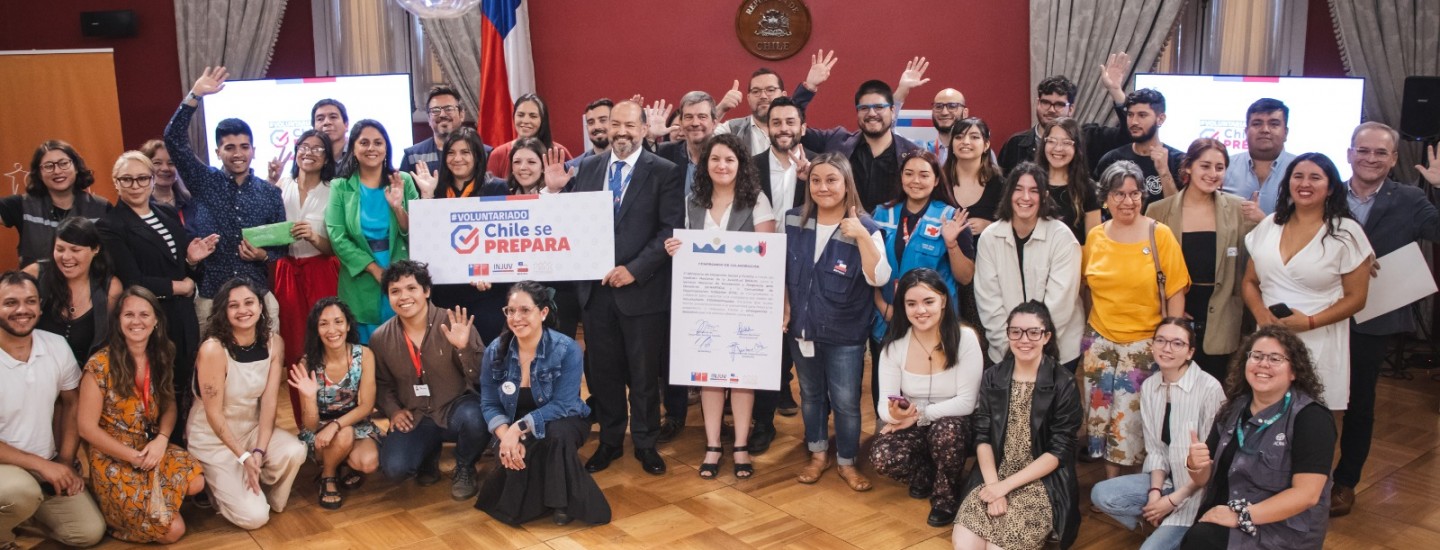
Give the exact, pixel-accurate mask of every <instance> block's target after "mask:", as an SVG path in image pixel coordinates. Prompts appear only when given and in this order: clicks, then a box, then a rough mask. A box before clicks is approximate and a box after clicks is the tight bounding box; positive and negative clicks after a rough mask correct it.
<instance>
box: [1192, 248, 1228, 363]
mask: <svg viewBox="0 0 1440 550" xmlns="http://www.w3.org/2000/svg"><path fill="white" fill-rule="evenodd" d="M1180 251H1181V253H1182V254H1183V255H1184V256H1185V267H1186V269H1188V270H1189V272H1190V290H1189V291H1188V292H1186V293H1185V313H1187V314H1189V315H1190V319H1191V320H1192V321H1193V322H1194V323H1195V343H1196V344H1197V345H1196V346H1195V357H1194V360H1195V364H1197V365H1200V370H1203V371H1205V372H1206V373H1207V374H1209V375H1210V376H1213V377H1215V379H1216V380H1224V379H1225V375H1226V371H1227V370H1228V369H1227V368H1226V366H1227V363H1229V361H1230V356H1229V355H1210V354H1207V353H1205V351H1204V347H1205V346H1203V345H1200V344H1203V343H1204V342H1205V330H1206V323H1207V322H1208V321H1209V319H1210V297H1211V296H1212V295H1214V292H1215V262H1216V258H1215V232H1214V231H1188V232H1185V233H1182V234H1181V237H1180Z"/></svg>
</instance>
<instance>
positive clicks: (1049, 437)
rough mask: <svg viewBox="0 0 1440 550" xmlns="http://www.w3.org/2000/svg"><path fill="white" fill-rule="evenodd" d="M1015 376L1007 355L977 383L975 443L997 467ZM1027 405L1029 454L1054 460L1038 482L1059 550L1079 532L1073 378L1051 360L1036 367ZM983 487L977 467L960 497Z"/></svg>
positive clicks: (1080, 411) (1076, 393) (1078, 415)
mask: <svg viewBox="0 0 1440 550" xmlns="http://www.w3.org/2000/svg"><path fill="white" fill-rule="evenodd" d="M1014 375H1015V360H1014V359H1013V358H1012V357H1009V356H1007V357H1006V358H1005V359H1004V360H1003V361H1001V362H1000V363H999V364H997V365H995V366H994V367H991V368H990V369H988V370H986V371H985V375H984V377H983V378H982V379H981V380H980V402H979V403H978V405H977V408H976V410H975V414H974V415H973V416H971V417H970V422H971V425H972V426H973V427H974V430H975V444H976V445H977V446H978V445H980V444H981V443H989V444H990V447H991V449H992V450H993V452H994V453H995V462H996V465H997V466H998V465H999V463H1000V461H1001V460H1002V459H1003V458H1004V452H1005V426H1006V423H1007V422H1008V421H1009V419H1010V382H1011V378H1013V377H1014ZM1032 399H1033V401H1032V403H1031V405H1030V435H1031V437H1030V454H1031V456H1032V457H1033V458H1039V457H1040V455H1041V454H1043V453H1050V454H1053V455H1055V456H1056V457H1057V458H1059V459H1060V467H1059V468H1056V469H1055V471H1054V472H1051V473H1050V474H1049V475H1047V476H1045V477H1044V478H1043V479H1041V483H1042V484H1044V485H1045V493H1046V494H1048V495H1049V496H1050V507H1051V509H1052V516H1053V517H1054V521H1055V526H1054V529H1053V530H1052V531H1051V533H1050V538H1051V540H1055V541H1058V542H1059V543H1060V547H1061V548H1069V547H1070V545H1072V544H1074V542H1075V535H1076V534H1077V533H1078V532H1079V530H1080V487H1079V484H1078V483H1077V482H1076V478H1075V433H1076V432H1077V431H1079V429H1080V421H1081V418H1082V415H1083V414H1084V411H1083V409H1082V408H1081V406H1080V391H1079V390H1078V389H1076V387H1075V377H1074V375H1072V374H1070V371H1067V370H1065V369H1064V368H1063V367H1061V366H1060V363H1059V362H1057V361H1055V360H1054V359H1053V358H1050V357H1046V358H1045V359H1044V361H1042V362H1041V363H1040V371H1039V373H1038V374H1037V375H1036V377H1035V393H1034V395H1033V397H1032ZM984 483H985V478H984V476H983V475H982V474H981V472H980V468H979V467H978V466H977V467H975V468H974V469H972V470H971V472H970V478H969V479H968V480H966V483H965V490H964V492H963V493H961V494H965V495H969V494H970V492H971V491H974V490H975V488H976V487H979V486H980V485H982V484H984Z"/></svg>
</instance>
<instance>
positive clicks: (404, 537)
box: [20, 373, 1440, 550]
mask: <svg viewBox="0 0 1440 550" xmlns="http://www.w3.org/2000/svg"><path fill="white" fill-rule="evenodd" d="M866 387H867V388H868V384H867V385H866ZM282 401H284V400H282ZM865 402H866V403H867V404H868V402H869V399H868V397H867V398H865ZM1379 403H1380V406H1379V411H1378V413H1377V417H1378V419H1377V423H1376V427H1375V444H1374V448H1373V450H1372V451H1371V454H1370V460H1369V463H1368V464H1367V466H1366V472H1365V478H1364V480H1363V482H1362V483H1361V485H1360V487H1359V497H1358V501H1359V502H1358V505H1357V507H1356V511H1355V512H1354V513H1353V514H1351V515H1350V516H1349V517H1345V518H1340V519H1337V520H1335V521H1334V522H1333V523H1332V525H1331V528H1330V534H1329V537H1328V539H1327V540H1326V543H1325V547H1326V548H1333V549H1352V548H1356V549H1358V548H1394V549H1397V550H1400V549H1406V550H1408V549H1417V548H1440V450H1437V447H1440V414H1437V407H1440V382H1436V381H1433V380H1430V379H1429V378H1428V377H1426V376H1425V375H1424V374H1423V373H1422V374H1421V375H1420V376H1419V377H1417V379H1415V380H1404V381H1402V380H1395V379H1389V378H1382V379H1381V383H1380V389H1379ZM282 406H283V408H284V410H282V412H281V414H280V415H279V416H280V418H281V419H282V423H283V424H284V425H285V426H286V427H287V428H292V429H293V425H292V422H291V415H290V414H289V405H288V403H286V404H284V405H282ZM867 410H869V411H870V413H868V414H866V418H865V423H864V426H865V427H866V433H867V435H868V433H869V432H870V431H871V430H872V429H873V427H874V419H873V416H874V415H873V413H874V409H873V408H867ZM777 419H778V422H777V425H778V428H779V431H780V435H779V437H778V438H777V439H776V441H775V444H774V445H773V447H772V448H771V450H770V452H768V453H766V454H764V455H762V456H758V457H755V463H756V469H757V472H758V475H757V476H756V477H755V478H754V479H750V480H745V481H739V480H737V479H735V477H734V476H733V475H732V474H731V473H730V472H731V469H730V458H729V456H728V454H727V455H726V457H725V464H724V465H723V466H722V469H721V475H720V477H719V479H717V480H703V479H700V478H699V477H698V476H697V475H696V467H697V466H698V465H699V462H700V460H701V458H702V452H701V451H702V450H703V445H704V435H703V429H702V428H701V427H700V426H701V420H700V412H699V407H698V406H696V407H692V408H691V410H690V417H689V426H690V427H688V428H687V429H686V431H685V432H684V433H683V434H682V435H681V436H680V437H679V438H678V439H677V440H676V441H674V442H672V443H670V444H667V445H662V446H661V447H660V452H661V453H662V454H663V455H664V456H665V458H666V461H667V462H668V464H669V473H668V474H666V475H665V476H660V477H657V476H651V475H648V474H646V473H644V472H643V471H642V470H641V469H640V466H639V465H638V464H637V463H636V462H635V460H634V459H633V458H632V457H631V456H630V453H629V451H630V449H629V448H628V447H627V449H626V453H625V457H624V458H622V459H621V460H619V461H618V462H617V463H615V464H614V465H612V466H611V467H610V469H609V470H606V471H605V472H602V473H600V474H599V475H597V476H596V481H597V482H598V483H599V484H600V486H601V487H602V488H603V489H604V492H605V495H606V496H607V497H608V498H609V500H610V504H611V506H612V508H613V509H614V521H613V522H612V523H610V524H609V525H602V526H594V527H589V526H581V525H577V524H571V525H570V526H566V527H556V526H554V525H553V524H552V523H551V522H550V521H549V520H548V519H541V520H537V521H534V522H531V523H530V524H528V525H525V526H524V527H522V528H512V527H509V526H506V525H504V524H501V523H499V522H496V521H494V520H492V519H490V517H489V516H487V515H485V514H484V513H482V512H479V511H477V510H475V509H473V508H472V507H471V506H472V504H473V503H472V502H454V501H452V500H451V499H450V496H449V486H448V476H447V478H446V479H445V480H444V481H442V482H441V483H438V484H436V485H434V486H431V487H428V488H420V487H417V486H416V485H415V484H414V482H402V483H394V482H390V481H386V480H384V479H383V478H381V477H380V476H379V475H372V476H370V479H369V480H368V481H367V483H366V485H365V486H364V487H363V488H361V489H360V490H359V491H357V492H355V493H353V494H351V495H349V496H348V497H347V498H346V501H345V506H344V508H342V509H340V510H338V511H333V512H332V511H326V510H323V509H321V508H320V507H319V506H317V505H316V504H315V498H316V487H315V484H314V483H313V482H311V481H310V480H312V479H313V478H314V477H315V475H316V474H317V468H316V467H315V466H314V465H307V466H306V467H305V469H304V470H302V471H301V474H300V481H298V482H297V483H296V489H295V494H294V496H293V497H292V498H291V500H290V507H289V509H287V510H286V511H285V513H283V514H275V515H272V516H271V520H270V523H269V524H268V525H266V526H265V527H264V528H262V529H259V530H256V531H251V532H246V531H242V530H240V529H238V528H236V527H234V526H232V525H230V524H229V523H228V522H226V521H225V520H224V519H222V518H220V517H218V516H217V515H215V514H214V513H213V512H211V511H208V510H199V509H196V508H194V507H190V508H187V509H185V510H184V517H185V521H186V522H187V524H188V525H189V528H190V531H189V533H188V534H187V535H186V537H185V538H184V539H183V540H182V541H181V542H180V543H179V544H177V545H175V546H176V547H177V548H193V549H199V550H231V549H236V550H238V549H253V548H265V549H279V548H285V549H290V548H297V549H298V548H306V549H309V548H315V549H341V548H404V549H412V548H413V549H435V548H455V549H462V548H483V549H487V550H488V549H512V548H514V549H557V550H565V549H573V548H665V549H672V548H714V549H717V550H741V549H745V548H772V549H808V548H814V549H831V548H862V549H890V548H895V549H901V548H913V549H935V550H939V549H945V548H950V529H949V528H948V527H947V528H943V529H936V528H932V527H929V526H927V525H926V524H925V516H926V514H928V513H929V505H928V503H927V502H926V501H921V500H912V499H910V498H909V497H908V496H907V495H906V487H904V486H902V485H900V484H898V483H894V482H891V481H888V480H885V479H881V478H879V477H878V476H874V475H873V472H872V476H871V477H872V480H873V481H874V482H875V485H876V487H875V489H874V490H872V491H870V492H868V493H854V492H851V491H850V490H849V489H848V488H847V487H846V486H845V485H844V484H843V483H842V482H841V480H840V479H839V477H838V476H836V475H835V470H834V469H833V468H832V469H831V470H830V471H828V472H826V475H825V477H824V478H823V479H822V480H821V481H820V482H819V483H817V484H815V485H800V484H798V483H796V482H795V481H794V476H795V473H796V471H797V470H799V469H800V467H801V466H802V465H803V463H804V461H805V459H806V453H805V450H804V446H803V444H802V432H803V430H802V427H801V421H800V418H799V417H798V416H795V417H789V418H786V417H777ZM595 445H596V442H595V440H594V438H593V437H592V438H591V440H590V442H589V443H588V444H587V445H586V446H585V448H583V449H582V451H581V454H582V457H588V456H589V454H590V452H591V451H593V450H594V448H595ZM627 445H628V443H627ZM727 449H728V444H727ZM446 454H447V455H448V454H449V452H448V451H447V452H446ZM452 464H453V462H452V461H451V460H450V459H448V458H447V459H446V461H445V462H444V463H442V467H443V468H444V469H445V470H447V471H448V470H449V469H450V468H451V467H452ZM491 467H493V465H490V464H488V463H487V465H486V470H485V472H488V471H489V468H491ZM865 469H866V471H869V468H868V465H866V466H865ZM1080 473H1081V476H1080V479H1081V487H1082V492H1083V493H1085V494H1086V495H1087V500H1086V502H1084V503H1083V504H1082V510H1088V504H1089V502H1088V494H1089V489H1090V487H1091V486H1092V485H1093V484H1094V483H1095V482H1096V481H1098V480H1099V479H1100V478H1101V477H1102V476H1103V469H1102V468H1101V467H1100V465H1099V464H1084V463H1082V464H1081V465H1080ZM482 475H484V473H483V472H482ZM577 523H578V522H577ZM1141 541H1142V539H1141V538H1140V536H1139V535H1135V534H1132V533H1129V532H1126V531H1125V530H1123V529H1122V528H1120V527H1119V526H1118V524H1116V523H1114V522H1113V521H1111V520H1110V519H1109V518H1107V517H1104V516H1103V515H1101V514H1092V513H1088V512H1086V513H1085V517H1084V518H1083V521H1082V523H1081V529H1080V536H1079V540H1078V542H1077V544H1076V548H1081V549H1112V548H1137V547H1139V545H1140V542H1141ZM20 543H21V547H22V548H26V547H38V548H54V547H56V546H54V545H53V543H48V542H42V541H41V540H40V539H39V538H38V537H36V536H34V534H33V533H28V534H27V533H22V537H21V539H20ZM130 546H131V545H127V544H125V543H121V542H118V541H115V540H113V539H107V541H106V542H105V543H104V544H103V545H102V546H101V548H105V549H115V548H127V547H130Z"/></svg>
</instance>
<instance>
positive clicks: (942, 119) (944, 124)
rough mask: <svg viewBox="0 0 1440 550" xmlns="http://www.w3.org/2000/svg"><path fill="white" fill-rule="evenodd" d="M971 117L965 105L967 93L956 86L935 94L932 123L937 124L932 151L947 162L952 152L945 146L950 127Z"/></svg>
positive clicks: (941, 160)
mask: <svg viewBox="0 0 1440 550" xmlns="http://www.w3.org/2000/svg"><path fill="white" fill-rule="evenodd" d="M967 118H970V108H969V107H966V106H965V94H962V93H960V90H956V89H955V88H945V89H944V90H940V93H937V94H935V102H934V103H932V104H931V105H930V123H931V124H933V125H934V126H935V141H934V142H933V143H931V145H930V152H931V153H934V154H935V158H937V159H939V160H940V164H941V165H944V164H945V157H946V156H948V155H949V154H950V148H949V147H946V146H945V138H946V137H948V136H949V135H950V128H953V127H954V126H955V122H956V121H959V120H964V119H967Z"/></svg>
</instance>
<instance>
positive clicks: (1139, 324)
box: [1082, 221, 1190, 344]
mask: <svg viewBox="0 0 1440 550" xmlns="http://www.w3.org/2000/svg"><path fill="white" fill-rule="evenodd" d="M1141 223H1145V222H1143V221H1142V222H1141ZM1109 225H1110V223H1109V222H1106V223H1104V224H1101V225H1097V226H1095V227H1094V228H1093V229H1091V230H1090V233H1089V234H1088V235H1087V236H1086V239H1085V248H1084V260H1083V261H1084V264H1083V265H1084V269H1083V271H1082V273H1083V277H1084V280H1085V286H1086V287H1088V288H1089V289H1090V301H1091V304H1092V305H1091V307H1090V326H1091V327H1094V328H1095V331H1096V332H1098V333H1100V336H1103V337H1105V339H1106V340H1110V341H1111V342H1115V343H1119V344H1129V343H1133V342H1138V341H1141V340H1144V339H1147V338H1150V337H1152V336H1154V335H1155V327H1157V326H1160V304H1159V303H1158V300H1159V299H1160V296H1159V294H1160V293H1159V292H1158V290H1157V289H1156V286H1155V285H1156V281H1155V261H1154V260H1152V259H1151V257H1150V254H1149V252H1150V250H1149V249H1150V240H1149V239H1148V238H1147V239H1145V240H1142V241H1140V242H1137V243H1118V242H1115V241H1114V240H1111V239H1110V236H1109V235H1106V234H1105V228H1106V227H1109ZM1155 246H1156V248H1158V249H1159V254H1160V255H1159V258H1160V269H1161V270H1163V271H1164V272H1165V295H1166V296H1173V295H1174V294H1175V293H1176V292H1182V291H1184V290H1185V289H1186V288H1187V287H1189V286H1190V271H1189V270H1188V269H1186V268H1185V256H1184V255H1183V254H1181V251H1180V242H1179V241H1177V240H1175V234H1174V233H1171V232H1170V228H1169V227H1166V226H1165V224H1163V223H1157V224H1156V225H1155ZM1169 313H1170V315H1172V316H1177V315H1184V314H1185V312H1183V311H1171V312H1169Z"/></svg>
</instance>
